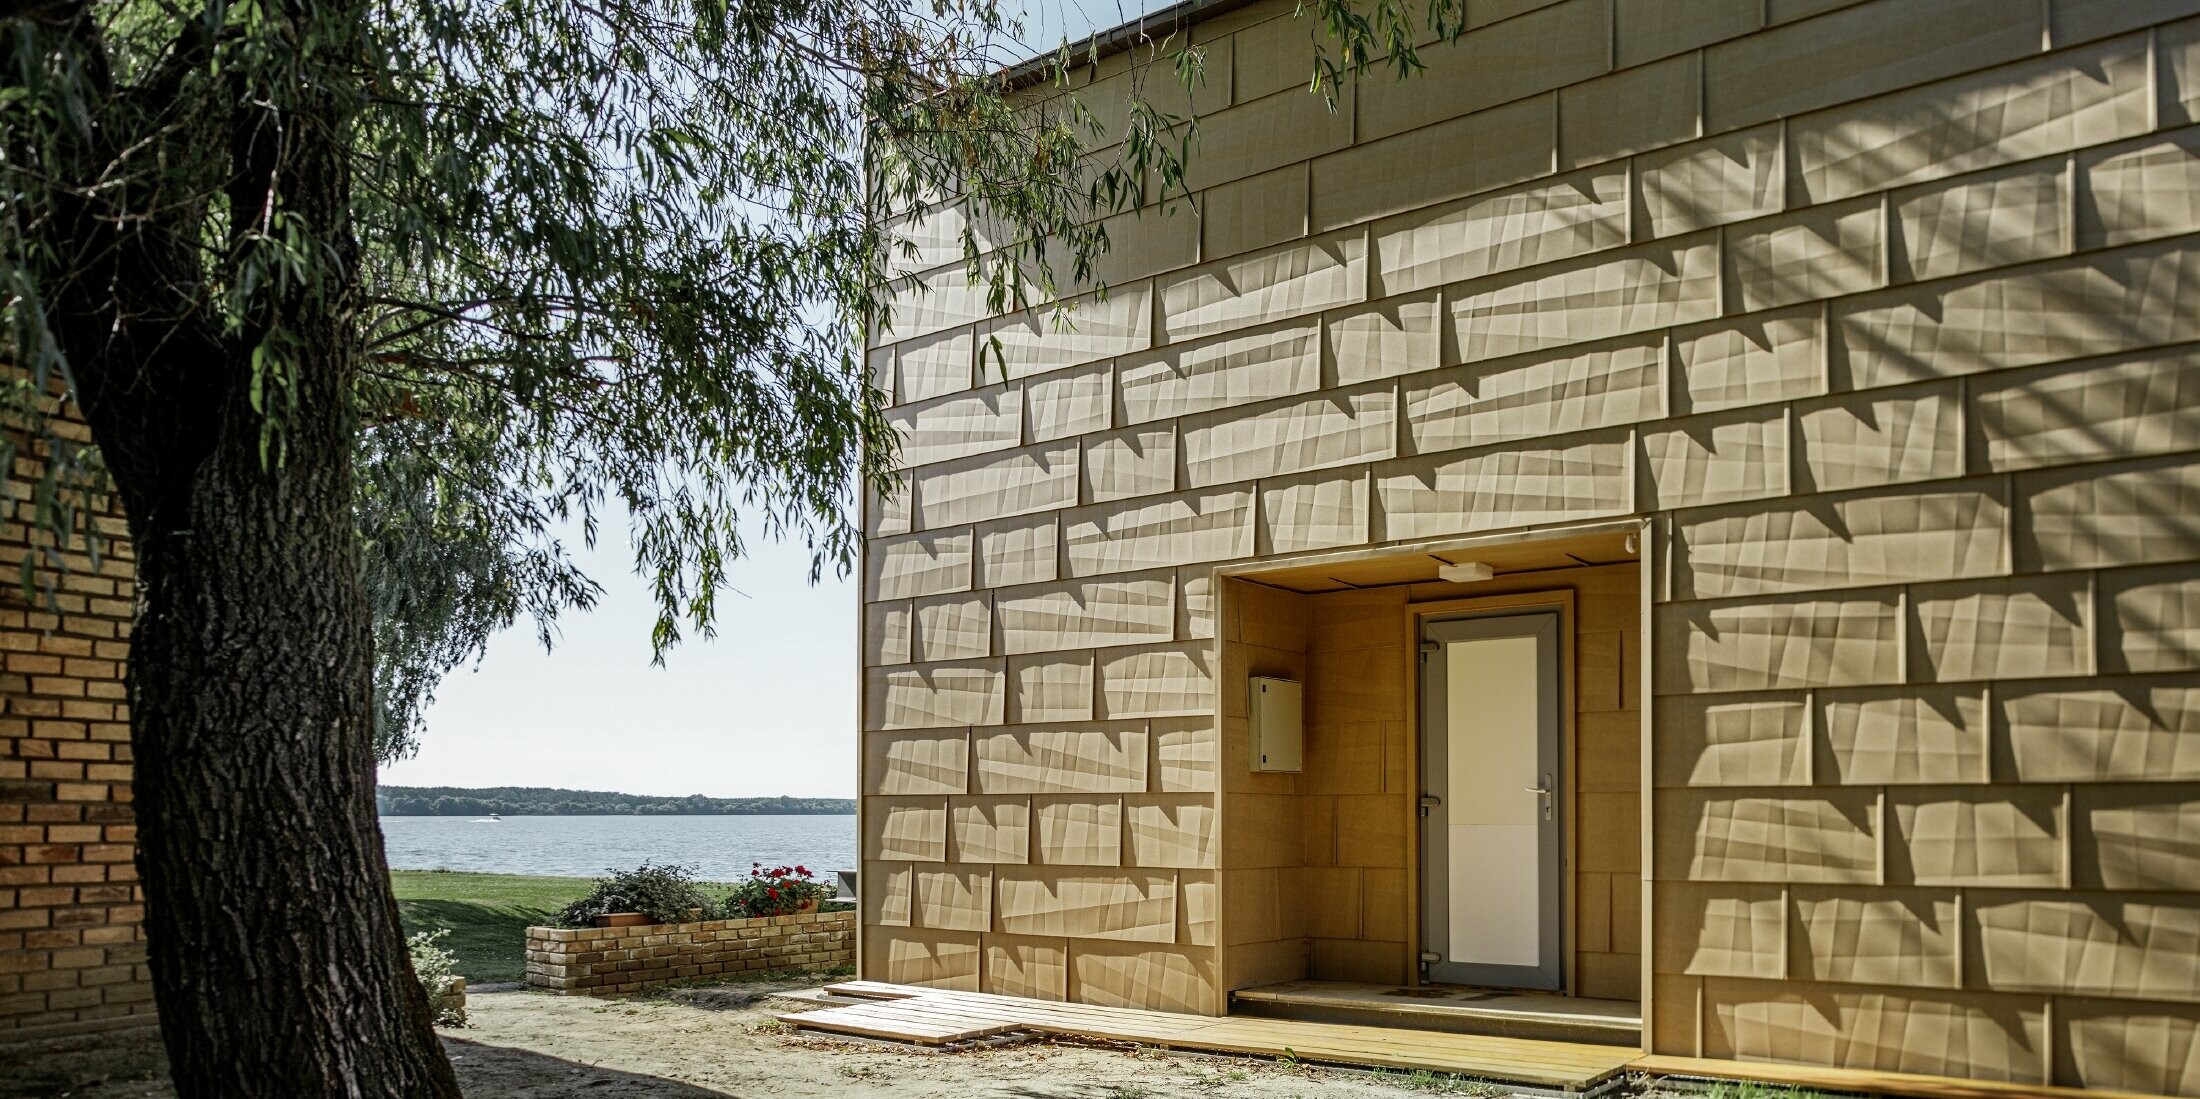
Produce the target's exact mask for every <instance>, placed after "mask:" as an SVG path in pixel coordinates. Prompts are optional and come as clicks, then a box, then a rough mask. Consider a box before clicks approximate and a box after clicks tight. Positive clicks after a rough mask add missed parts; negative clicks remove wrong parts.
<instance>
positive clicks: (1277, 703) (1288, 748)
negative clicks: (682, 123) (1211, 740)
mask: <svg viewBox="0 0 2200 1099" xmlns="http://www.w3.org/2000/svg"><path fill="white" fill-rule="evenodd" d="M1245 711H1246V713H1248V714H1250V715H1252V721H1251V722H1250V724H1251V726H1252V730H1253V746H1252V747H1253V750H1252V753H1251V755H1252V760H1253V770H1255V771H1296V770H1299V769H1300V768H1299V760H1300V759H1301V757H1302V756H1303V755H1304V754H1305V746H1306V732H1305V725H1304V723H1303V722H1302V721H1301V719H1300V715H1301V710H1300V704H1299V685H1298V684H1296V683H1293V682H1291V681H1290V680H1288V679H1270V678H1268V677H1267V676H1259V675H1256V676H1254V677H1252V678H1251V679H1250V680H1248V681H1247V682H1246V705H1245Z"/></svg>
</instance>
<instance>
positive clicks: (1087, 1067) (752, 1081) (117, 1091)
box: [0, 986, 1507, 1099]
mask: <svg viewBox="0 0 2200 1099" xmlns="http://www.w3.org/2000/svg"><path fill="white" fill-rule="evenodd" d="M768 987H770V986H727V987H722V988H718V989H686V990H678V991H675V992H671V993H666V994H660V995H657V996H651V997H647V998H636V999H630V1000H593V999H586V998H581V997H559V996H547V995H542V994H539V993H533V992H493V993H477V994H474V995H472V996H471V997H469V1000H468V1005H467V1006H468V1010H469V1012H470V1014H471V1016H472V1019H471V1021H470V1024H469V1025H468V1026H466V1027H464V1028H462V1029H452V1030H447V1031H445V1032H444V1043H445V1045H446V1047H447V1048H448V1049H449V1050H450V1053H451V1059H452V1061H453V1062H454V1063H455V1064H456V1066H457V1068H458V1076H459V1080H460V1081H461V1083H462V1084H463V1085H464V1087H465V1090H466V1094H467V1095H468V1096H469V1097H471V1099H502V1097H512V1099H522V1097H524V1099H803V1097H811V1096H852V1097H859V1099H860V1097H865V1096H878V1097H888V1096H891V1097H893V1099H1177V1097H1191V1096H1228V1097H1231V1099H1237V1097H1239V1096H1248V1097H1255V1099H1289V1097H1305V1099H1317V1097H1322V1099H1328V1097H1343V1096H1359V1097H1369V1099H1374V1097H1383V1099H1407V1097H1410V1096H1415V1095H1503V1094H1507V1092H1505V1091H1504V1090H1503V1089H1495V1088H1489V1087H1487V1086H1485V1085H1482V1084H1479V1083H1469V1082H1466V1081H1456V1080H1448V1079H1427V1078H1423V1079H1413V1078H1410V1077H1407V1076H1403V1075H1393V1076H1388V1077H1385V1076H1378V1075H1375V1074H1373V1073H1365V1072H1354V1071H1347V1070H1339V1069H1321V1068H1311V1067H1305V1066H1293V1065H1285V1064H1278V1063H1274V1062H1267V1061H1258V1060H1252V1059H1245V1058H1232V1057H1207V1056H1184V1055H1171V1054H1163V1053H1159V1052H1157V1051H1152V1050H1132V1049H1116V1048H1101V1047H1093V1046H1079V1045H1059V1044H1052V1043H1033V1044H1026V1045H1019V1046H1009V1047H1003V1048H997V1049H988V1050H976V1051H968V1052H957V1053H928V1052H923V1051H919V1050H915V1049H912V1048H909V1047H903V1046H894V1045H887V1044H879V1043H869V1042H846V1041H838V1040H833V1039H828V1038H823V1037H818V1036H814V1035H812V1034H809V1033H804V1032H795V1031H793V1030H791V1029H790V1028H788V1027H786V1026H785V1025H783V1024H780V1023H777V1022H775V1021H773V1020H772V1018H771V1016H772V1015H773V1014H774V1013H775V1012H776V1011H779V1010H782V1009H784V1008H785V1007H786V1005H785V1003H784V1002H780V1003H777V1004H768V1003H765V1002H762V1001H760V1000H759V1001H751V1000H750V997H751V996H752V995H755V994H758V993H761V992H763V991H765V990H766V989H767V988H768ZM166 1067H167V1066H166V1059H165V1058H164V1057H163V1056H162V1054H161V1051H160V1042H159V1038H158V1035H157V1033H156V1032H155V1031H153V1030H151V1029H141V1030H135V1031H126V1032H120V1033H110V1034H104V1035H90V1036H86V1037H80V1038H72V1039H66V1040H59V1041H52V1042H46V1043H36V1044H28V1045H21V1046H15V1047H0V1099H17V1097H25V1099H27V1097H30V1096H72V1097H80V1099H125V1097H128V1099H141V1097H159V1099H168V1097H170V1096H172V1095H173V1094H174V1092H173V1090H172V1089H171V1088H170V1087H169V1086H168V1083H167V1080H166V1079H165V1076H166Z"/></svg>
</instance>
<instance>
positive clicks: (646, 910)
mask: <svg viewBox="0 0 2200 1099" xmlns="http://www.w3.org/2000/svg"><path fill="white" fill-rule="evenodd" d="M604 873H605V875H606V876H605V877H601V878H597V879H596V884H595V887H594V888H593V889H591V890H589V893H588V895H587V896H585V897H582V898H581V899H579V900H577V901H574V902H573V903H572V904H569V905H566V906H565V910H564V911H562V912H559V913H558V926H559V927H590V926H593V925H594V924H595V922H596V917H598V916H605V915H609V914H611V913H613V912H639V913H641V914H643V915H645V916H648V917H649V918H650V919H652V920H655V921H657V922H658V923H679V922H681V921H683V920H691V919H694V918H695V910H696V909H699V908H700V909H705V910H706V912H705V914H706V915H707V914H708V911H707V910H708V909H709V908H710V907H711V904H710V898H709V897H706V896H704V895H703V891H702V890H701V889H698V888H696V886H695V870H694V868H693V867H687V866H657V865H654V864H651V863H647V862H645V863H643V864H641V865H640V866H638V867H635V868H634V869H632V870H606V871H604Z"/></svg>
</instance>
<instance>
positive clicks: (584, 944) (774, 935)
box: [527, 911, 856, 995]
mask: <svg viewBox="0 0 2200 1099" xmlns="http://www.w3.org/2000/svg"><path fill="white" fill-rule="evenodd" d="M855 941H856V914H855V913H854V912H853V911H843V912H804V913H801V914H798V915H793V916H771V917H765V918H760V919H751V920H702V921H700V922H697V923H673V924H652V925H650V926H647V927H595V928H583V929H581V930H577V931H567V930H562V929H559V928H554V927H530V928H528V929H527V983H528V985H529V986H531V987H534V988H544V989H550V990H552V991H555V992H558V993H562V994H565V995H583V994H594V995H604V994H613V993H624V992H640V991H641V990H643V989H645V988H649V987H652V986H655V985H661V984H666V983H669V982H672V981H682V980H688V979H690V978H694V977H716V976H730V975H734V974H740V973H766V972H771V971H774V970H788V969H832V968H835V967H838V966H845V965H853V964H855V958H856V953H855Z"/></svg>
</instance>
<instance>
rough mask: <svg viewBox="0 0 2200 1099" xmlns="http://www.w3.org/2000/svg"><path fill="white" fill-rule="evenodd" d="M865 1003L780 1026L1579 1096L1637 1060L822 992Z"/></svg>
mask: <svg viewBox="0 0 2200 1099" xmlns="http://www.w3.org/2000/svg"><path fill="white" fill-rule="evenodd" d="M826 991H827V992H831V993H834V994H836V995H841V996H853V997H859V998H862V999H865V1000H869V1001H871V1002H869V1003H864V1004H854V1005H850V1006H847V1007H831V1008H825V1009H822V1010H818V1011H799V1012H790V1013H787V1014H784V1015H781V1016H779V1018H780V1019H781V1020H782V1021H784V1022H788V1023H792V1024H794V1025H795V1026H798V1027H807V1028H810V1029H813V1030H824V1031H833V1032H837V1033H841V1034H854V1035H860V1036H863V1037H867V1038H889V1039H895V1040H899V1041H906V1042H917V1043H921V1044H924V1045H945V1044H949V1043H953V1042H962V1041H969V1040H972V1039H977V1038H984V1037H990V1036H992V1035H997V1034H1007V1033H1010V1032H1014V1031H1031V1032H1036V1033H1040V1034H1051V1035H1058V1036H1063V1037H1073V1038H1093V1039H1102V1040H1107V1041H1116V1042H1133V1043H1136V1044H1139V1045H1149V1046H1161V1047H1164V1048H1168V1049H1183V1050H1202V1051H1207V1052H1214V1053H1240V1054H1249V1055H1252V1056H1256V1057H1291V1058H1295V1059H1298V1060H1301V1061H1319V1062H1325V1063H1330V1064H1340V1065H1355V1066H1361V1067H1371V1068H1388V1069H1402V1070H1406V1071H1414V1070H1419V1069H1427V1070H1429V1071H1431V1072H1448V1073H1457V1074H1460V1075H1463V1076H1475V1077H1481V1078H1484V1079H1490V1080H1503V1081H1510V1082H1513V1083H1519V1084H1529V1085H1533V1086H1536V1087H1546V1088H1558V1089H1564V1090H1569V1091H1578V1090H1582V1089H1586V1088H1590V1087H1594V1086H1596V1085H1597V1084H1600V1083H1603V1082H1604V1081H1606V1080H1608V1079H1610V1078H1612V1077H1613V1076H1615V1075H1617V1074H1618V1073H1620V1072H1621V1071H1622V1070H1624V1069H1625V1068H1626V1067H1627V1063H1628V1062H1629V1061H1631V1060H1633V1059H1634V1058H1635V1057H1637V1056H1639V1055H1640V1054H1639V1053H1638V1052H1637V1051H1635V1050H1630V1049H1620V1048H1616V1047H1613V1046H1603V1045H1591V1044H1588V1043H1583V1042H1552V1041H1540V1040H1535V1039H1525V1038H1499V1037H1492V1036H1488V1035H1478V1034H1443V1033H1436V1032H1432V1031H1424V1030H1404V1029H1397V1028H1392V1027H1373V1026H1347V1025H1341V1024H1336V1023H1310V1022H1301V1021H1299V1020H1296V1019H1255V1018H1245V1017H1223V1018H1213V1017H1209V1016H1205V1015H1179V1014H1176V1013H1173V1012H1167V1011H1140V1010H1136V1009H1133V1008H1120V1007H1101V1006H1097V1005H1093V1004H1068V1003H1056V1002H1053V1001H1050V1000H1027V999H1022V998H1019V997H1014V996H988V995H984V994H982V993H977V992H953V991H948V990H944V989H935V988H918V987H914V986H910V985H892V984H882V983H879V982H875V981H849V982H845V983H842V984H834V985H827V986H826Z"/></svg>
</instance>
